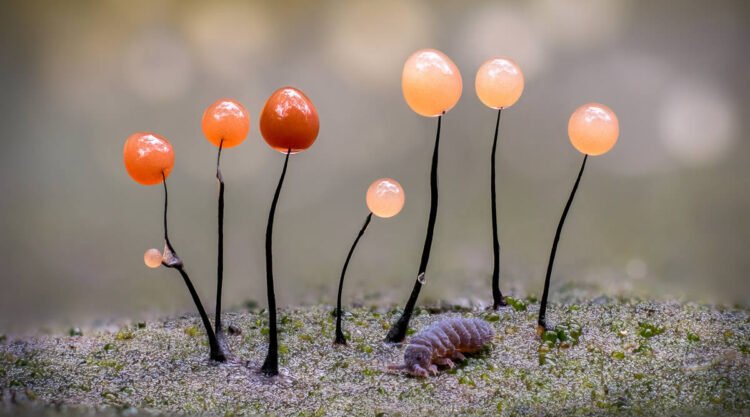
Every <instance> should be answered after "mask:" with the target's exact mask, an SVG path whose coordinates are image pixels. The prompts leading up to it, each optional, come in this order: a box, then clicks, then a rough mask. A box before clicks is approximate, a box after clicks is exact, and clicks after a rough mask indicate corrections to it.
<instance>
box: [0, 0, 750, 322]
mask: <svg viewBox="0 0 750 417" xmlns="http://www.w3.org/2000/svg"><path fill="white" fill-rule="evenodd" d="M0 7H2V13H0V91H2V96H1V98H0V105H1V106H2V109H0V121H1V122H2V127H3V135H2V139H0V140H1V141H2V152H0V158H1V159H0V174H1V177H0V178H2V180H0V331H5V332H21V331H28V330H36V329H39V328H44V327H45V326H52V325H55V324H58V325H66V326H67V325H75V324H86V323H89V322H91V321H92V320H101V319H110V318H118V317H125V316H127V317H131V318H133V319H140V318H145V317H153V316H155V315H159V314H175V313H180V312H187V311H190V312H192V311H193V309H194V308H193V306H192V301H191V300H190V298H189V296H188V293H187V291H186V290H185V288H184V285H183V283H182V282H181V280H180V278H179V275H178V274H177V273H176V272H175V271H172V270H168V269H166V268H159V269H156V270H152V269H148V268H146V267H145V265H144V264H143V253H144V252H145V250H146V249H148V248H151V247H156V248H160V249H161V248H162V246H163V242H162V237H161V236H162V230H161V209H162V204H163V193H162V189H161V186H152V187H144V186H141V185H138V184H136V183H135V182H134V181H132V180H131V179H130V178H129V176H128V175H127V173H126V172H125V169H124V166H123V162H122V148H123V144H124V143H125V139H126V138H127V137H128V136H129V135H130V134H131V133H133V132H136V131H143V130H145V131H153V132H157V133H159V134H161V135H163V136H165V137H166V138H167V139H169V140H170V142H171V143H172V145H173V146H174V149H175V153H176V163H175V167H174V170H173V172H172V174H171V176H170V177H169V181H168V183H169V187H170V237H171V240H172V242H173V244H174V246H175V248H176V250H177V251H178V253H179V254H180V256H181V257H182V258H183V259H184V261H185V263H186V268H187V270H188V272H189V273H190V274H191V276H192V278H193V280H194V281H195V283H196V287H197V288H198V291H199V292H200V293H201V295H202V296H203V299H204V303H205V304H206V307H207V309H208V310H209V311H211V310H213V304H214V291H215V268H216V193H217V190H216V180H215V177H214V175H215V162H216V160H215V158H216V151H217V149H216V148H215V147H214V146H213V145H211V144H210V143H209V142H208V141H207V140H206V139H205V138H204V137H203V135H202V132H201V128H200V120H201V116H202V114H203V111H204V110H205V108H206V107H207V106H208V105H209V104H211V103H212V102H213V101H215V100H217V99H219V98H225V97H226V98H234V99H237V100H239V101H240V102H241V103H243V104H244V105H245V106H246V108H247V109H248V111H249V113H250V114H251V132H250V135H249V137H248V138H247V140H246V141H245V142H244V143H243V144H242V145H240V146H238V147H236V148H232V149H228V150H226V151H225V152H224V155H223V158H222V169H223V173H224V178H225V180H226V184H227V191H226V199H227V200H226V204H227V206H226V238H225V239H226V240H225V244H226V253H225V301H224V304H225V305H226V306H228V307H231V306H239V305H242V304H243V303H244V302H246V301H247V300H255V301H257V303H258V305H259V306H260V307H264V306H265V305H266V301H265V275H264V274H265V265H264V250H263V247H264V246H263V245H264V240H263V239H264V233H265V224H266V219H267V213H268V208H269V206H270V203H271V198H272V195H273V191H274V187H275V186H276V182H277V181H278V177H279V174H280V171H281V167H282V163H283V159H284V158H283V155H282V154H280V153H278V152H276V151H274V150H272V149H271V148H270V147H269V146H268V145H266V143H265V142H264V141H263V139H262V138H261V136H260V133H259V131H258V125H257V121H258V115H259V114H260V110H261V108H262V106H263V103H264V102H265V100H266V98H267V97H268V96H269V95H270V94H271V93H272V92H273V91H274V90H275V89H277V88H279V87H282V86H286V85H291V86H295V87H297V88H299V89H301V90H302V91H304V92H305V93H306V94H307V95H308V96H309V97H310V98H311V100H312V101H313V102H314V104H315V106H316V107H317V109H318V112H319V114H320V125H321V129H320V135H319V137H318V140H317V142H316V143H315V144H314V145H313V146H312V147H311V148H310V149H309V150H308V151H305V152H304V153H300V154H298V155H294V156H293V157H292V158H291V161H290V165H289V171H288V174H287V180H286V183H285V185H284V189H283V192H282V195H281V200H280V203H279V208H278V211H277V213H276V226H275V235H274V255H275V268H274V269H275V275H276V285H277V291H276V292H277V297H278V303H279V304H280V305H281V306H288V305H299V304H306V303H317V302H327V303H332V302H334V301H335V291H336V285H337V283H338V278H339V274H340V271H341V266H342V264H343V261H344V258H345V256H346V253H347V251H348V249H349V246H350V245H351V242H352V241H353V239H354V238H355V236H356V233H357V231H358V230H359V227H360V226H361V224H362V222H363V221H364V218H365V216H366V214H367V208H366V205H365V190H366V189H367V186H368V185H369V184H370V183H371V182H372V181H374V180H375V179H378V178H380V177H392V178H394V179H396V180H398V181H399V182H400V183H401V184H402V185H403V187H404V189H405V191H406V206H405V208H404V210H403V212H402V213H401V214H399V215H398V216H396V217H394V218H391V219H378V218H376V219H374V220H373V222H372V224H371V225H370V228H369V230H368V232H367V234H366V235H365V238H364V239H363V240H362V241H361V243H360V245H359V246H358V248H357V252H356V253H355V256H354V257H353V259H352V262H351V264H350V266H349V270H348V275H347V282H346V286H345V302H347V303H354V302H378V303H394V304H403V303H404V302H405V300H406V298H407V296H408V293H409V291H410V290H411V287H412V285H413V282H414V278H415V274H416V271H417V267H418V264H419V257H420V254H421V251H422V244H423V242H424V233H425V229H426V224H427V214H428V210H429V163H430V156H431V151H432V145H433V141H434V134H435V127H436V120H435V119H428V118H424V117H420V116H418V115H417V114H415V113H414V112H412V111H411V110H410V109H409V107H408V106H407V105H406V103H405V102H404V100H403V97H402V95H401V85H400V77H401V70H402V65H403V63H404V61H405V60H406V58H407V57H408V56H409V55H410V54H411V53H412V52H414V51H415V50H417V49H420V48H428V47H429V48H436V49H440V50H442V51H443V52H445V53H446V54H447V55H448V56H450V57H451V58H452V59H453V60H454V61H455V63H456V64H457V66H458V67H459V68H460V70H461V71H462V75H463V81H464V91H463V95H462V97H461V100H460V101H459V103H458V105H457V106H456V107H455V108H454V109H453V110H451V111H450V112H449V113H448V114H447V116H446V117H445V118H444V121H443V131H442V140H441V149H440V165H439V167H440V168H439V178H440V210H439V214H438V219H437V227H436V234H435V242H434V246H433V250H432V257H431V261H430V265H429V268H428V271H427V285H426V286H425V287H424V288H423V292H422V296H421V298H420V302H422V303H430V302H435V301H436V300H440V299H449V300H459V301H460V300H464V301H466V300H468V302H484V303H487V302H489V301H490V300H491V293H490V287H489V282H490V276H491V273H492V245H491V237H492V234H491V229H490V199H489V198H490V196H489V184H490V177H489V173H490V149H491V143H492V142H491V140H492V134H493V129H494V122H495V112H494V111H493V110H490V109H488V108H486V107H484V106H483V105H482V104H481V103H480V102H479V100H478V99H477V98H476V94H475V92H474V75H475V73H476V70H477V69H478V68H479V66H480V65H481V64H482V63H483V62H484V61H485V60H487V59H489V58H491V57H494V56H505V57H509V58H511V59H513V60H515V61H516V62H517V63H518V64H519V65H520V66H521V68H522V70H523V71H524V74H525V77H526V88H525V91H524V93H523V96H522V97H521V99H520V100H519V101H518V103H516V105H514V106H513V107H512V108H510V109H508V110H507V111H505V112H503V120H502V125H501V132H500V141H499V149H498V173H497V178H498V192H499V194H498V196H499V201H498V204H499V206H498V214H499V223H500V244H501V248H502V257H501V263H502V275H501V284H502V287H501V288H502V290H503V291H504V292H506V293H508V294H510V295H516V296H525V295H529V294H532V295H537V296H538V295H540V293H541V289H542V285H543V280H544V272H545V268H546V263H547V258H548V254H549V249H550V246H551V244H552V238H553V236H554V232H555V227H556V225H557V222H558V220H559V217H560V214H561V212H562V209H563V205H564V203H565V199H566V198H567V196H568V193H569V191H570V188H571V186H572V183H573V181H574V179H575V175H576V173H577V170H578V168H579V165H580V162H581V158H582V156H581V155H580V154H579V153H578V152H577V151H576V150H575V149H574V148H573V146H572V145H571V144H570V142H569V140H568V138H567V121H568V117H569V116H570V114H571V113H572V112H573V110H575V109H576V108H577V107H578V106H580V105H582V104H585V103H587V102H591V101H596V102H601V103H604V104H606V105H608V106H610V107H611V108H612V109H613V110H614V111H615V112H616V113H617V115H618V117H619V119H620V128H621V134H620V138H619V141H618V143H617V145H616V146H615V147H614V148H613V149H612V151H610V152H609V153H608V154H606V155H603V156H598V157H595V158H593V159H591V160H590V162H589V164H588V168H587V170H586V172H585V174H584V177H583V180H582V183H581V188H580V190H579V192H578V195H577V197H576V200H575V202H574V204H573V207H572V211H571V214H570V215H569V217H568V220H567V222H566V225H565V230H564V233H563V238H562V240H561V244H560V248H559V251H558V255H557V261H556V265H555V271H554V276H553V290H554V291H555V293H554V294H555V295H554V296H553V297H552V301H560V300H561V299H564V296H565V294H566V293H570V292H577V293H581V294H583V295H584V296H587V297H592V298H593V297H597V296H599V295H601V294H606V295H609V296H617V295H623V296H631V295H635V296H640V297H648V298H678V299H687V300H695V301H699V302H720V303H747V302H748V300H750V291H749V290H750V281H748V279H747V271H748V269H749V267H750V256H748V253H747V251H748V248H749V247H750V246H749V244H750V216H748V212H750V192H749V191H750V152H748V151H749V150H750V149H749V148H750V143H749V142H748V140H747V138H746V137H745V139H743V137H744V136H743V132H746V131H747V129H748V128H750V126H749V125H748V117H749V116H750V114H749V113H748V111H749V110H750V102H749V101H748V96H749V95H750V82H748V73H750V54H748V50H747V45H748V42H749V41H750V29H749V27H748V24H747V23H748V21H749V19H750V4H749V3H748V2H746V1H736V2H727V1H716V2H701V1H689V0H680V1H666V2H652V1H635V0H617V1H615V0H609V1H596V0H590V1H589V0H572V1H565V2H561V1H555V0H533V1H518V2H513V1H506V2H503V1H476V2H466V1H465V2H448V1H429V2H428V1H409V2H399V1H390V0H383V1H377V2H374V1H373V2H355V1H348V2H309V1H298V2H258V3H251V2H245V1H242V2H239V1H238V2H204V1H181V0H180V1H177V0H174V1H159V2H153V1H127V2H126V1H65V2H59V1H48V2H44V1H4V2H3V4H2V6H0ZM555 298H557V300H555Z"/></svg>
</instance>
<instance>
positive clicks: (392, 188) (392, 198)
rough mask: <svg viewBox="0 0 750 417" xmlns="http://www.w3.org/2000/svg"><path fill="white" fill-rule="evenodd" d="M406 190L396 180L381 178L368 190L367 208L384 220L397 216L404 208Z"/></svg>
mask: <svg viewBox="0 0 750 417" xmlns="http://www.w3.org/2000/svg"><path fill="white" fill-rule="evenodd" d="M405 199H406V196H405V195H404V189H403V188H401V184H399V183H398V182H397V181H396V180H392V179H390V178H381V179H379V180H377V181H375V182H373V183H372V184H370V187H369V188H367V207H368V208H369V209H370V211H371V212H372V213H373V214H374V215H376V216H378V217H382V218H388V217H393V216H395V215H397V214H398V213H399V212H400V211H401V209H402V208H403V207H404V201H405Z"/></svg>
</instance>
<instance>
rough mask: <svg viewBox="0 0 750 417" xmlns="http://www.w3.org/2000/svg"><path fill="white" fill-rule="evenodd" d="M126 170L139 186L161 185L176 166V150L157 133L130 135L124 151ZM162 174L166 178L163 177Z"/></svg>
mask: <svg viewBox="0 0 750 417" xmlns="http://www.w3.org/2000/svg"><path fill="white" fill-rule="evenodd" d="M123 159H124V160H125V169H126V170H127V171H128V174H130V176H131V177H132V178H133V179H134V180H135V181H136V182H137V183H139V184H143V185H155V184H160V183H161V182H162V180H163V178H166V177H168V176H169V173H170V172H172V167H173V166H174V150H173V149H172V145H170V144H169V141H167V140H166V139H164V138H163V137H162V136H159V135H157V134H156V133H149V132H138V133H133V134H132V135H130V137H129V138H128V140H127V141H126V142H125V149H124V150H123ZM162 172H163V173H164V177H162Z"/></svg>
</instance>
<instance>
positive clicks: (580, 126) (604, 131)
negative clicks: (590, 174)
mask: <svg viewBox="0 0 750 417" xmlns="http://www.w3.org/2000/svg"><path fill="white" fill-rule="evenodd" d="M619 134H620V123H619V122H618V121H617V116H616V115H615V112H613V111H612V109H610V108H609V107H607V106H605V105H603V104H598V103H589V104H585V105H583V106H581V107H579V108H578V109H576V111H574V112H573V114H572V115H571V116H570V121H569V122H568V136H569V137H570V142H571V143H572V144H573V146H575V148H576V149H578V151H579V152H581V153H584V154H587V155H592V156H593V155H601V154H603V153H606V152H607V151H609V150H610V149H612V147H613V146H615V142H617V136H618V135H619Z"/></svg>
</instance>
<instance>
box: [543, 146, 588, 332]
mask: <svg viewBox="0 0 750 417" xmlns="http://www.w3.org/2000/svg"><path fill="white" fill-rule="evenodd" d="M588 157H589V156H588V155H585V156H584V157H583V163H581V170H580V171H578V178H576V182H575V184H573V190H572V191H571V192H570V197H568V202H567V203H566V204H565V210H563V214H562V217H561V218H560V223H559V224H558V225H557V231H556V232H555V240H554V241H553V242H552V251H551V252H550V254H549V263H548V264H547V276H546V277H545V278H544V293H542V303H541V305H540V306H539V321H538V322H537V323H538V324H539V327H538V330H539V331H545V330H547V317H546V315H547V296H548V293H549V280H550V276H551V275H552V264H554V263H555V253H556V252H557V243H558V242H559V241H560V233H562V228H563V223H565V217H566V216H567V215H568V210H570V205H571V203H573V197H575V195H576V190H578V184H579V183H580V182H581V175H583V169H584V168H585V167H586V159H588Z"/></svg>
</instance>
